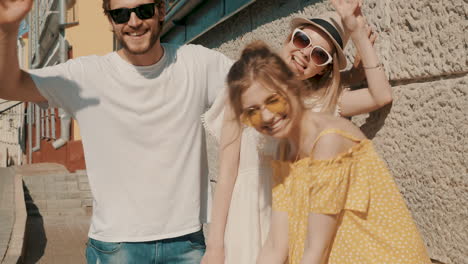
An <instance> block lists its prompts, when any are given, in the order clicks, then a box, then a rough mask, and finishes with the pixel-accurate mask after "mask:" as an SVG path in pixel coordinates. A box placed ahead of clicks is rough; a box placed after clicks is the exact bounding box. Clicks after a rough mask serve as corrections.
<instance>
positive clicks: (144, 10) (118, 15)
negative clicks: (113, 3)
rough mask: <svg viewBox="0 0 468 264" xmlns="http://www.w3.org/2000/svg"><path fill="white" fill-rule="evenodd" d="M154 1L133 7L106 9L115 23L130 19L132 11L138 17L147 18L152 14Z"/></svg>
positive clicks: (125, 21)
mask: <svg viewBox="0 0 468 264" xmlns="http://www.w3.org/2000/svg"><path fill="white" fill-rule="evenodd" d="M155 5H156V3H149V4H143V5H139V6H137V7H134V8H117V9H112V10H107V12H108V13H109V15H110V16H111V18H112V20H114V22H115V23H116V24H123V23H127V22H128V20H130V16H131V15H132V12H135V14H136V15H137V17H138V18H139V19H149V18H152V17H153V16H154V6H155Z"/></svg>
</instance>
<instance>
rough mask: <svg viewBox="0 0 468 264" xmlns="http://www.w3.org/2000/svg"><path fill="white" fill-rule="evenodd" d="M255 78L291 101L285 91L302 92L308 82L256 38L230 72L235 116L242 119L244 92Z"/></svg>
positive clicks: (228, 79)
mask: <svg viewBox="0 0 468 264" xmlns="http://www.w3.org/2000/svg"><path fill="white" fill-rule="evenodd" d="M254 82H257V83H259V84H261V85H262V86H264V87H268V88H271V89H274V90H275V92H277V93H279V94H281V95H283V96H284V98H286V99H287V100H288V101H289V100H290V99H289V97H288V96H287V95H286V93H285V91H286V90H288V91H291V92H292V93H293V94H294V95H296V96H300V93H301V91H302V90H304V87H303V86H304V84H303V82H302V81H300V80H298V79H297V78H296V76H295V75H294V73H293V72H292V71H291V70H290V69H289V67H288V66H287V65H286V63H285V62H284V61H283V59H282V58H281V57H280V56H279V55H277V54H276V53H274V52H272V51H271V50H270V48H269V47H268V46H267V45H266V44H265V43H264V42H263V41H255V42H252V43H250V44H249V45H247V46H246V47H245V48H244V50H243V51H242V55H241V57H240V59H239V60H238V61H236V62H235V63H234V64H233V66H232V67H231V69H230V70H229V73H228V76H227V84H228V87H229V88H228V89H229V100H230V103H231V106H232V108H233V111H234V113H235V116H236V118H237V120H238V121H239V118H240V115H241V114H242V94H243V93H244V92H245V91H246V90H247V89H248V88H249V87H250V86H252V84H253V83H254Z"/></svg>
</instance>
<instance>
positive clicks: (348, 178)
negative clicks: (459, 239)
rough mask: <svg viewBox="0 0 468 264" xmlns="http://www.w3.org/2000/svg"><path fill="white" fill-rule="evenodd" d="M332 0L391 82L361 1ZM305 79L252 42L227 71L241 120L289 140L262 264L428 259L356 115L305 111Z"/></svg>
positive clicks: (415, 262) (375, 69) (378, 78)
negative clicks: (365, 26) (364, 23)
mask: <svg viewBox="0 0 468 264" xmlns="http://www.w3.org/2000/svg"><path fill="white" fill-rule="evenodd" d="M332 3H333V4H334V5H335V7H336V9H337V11H338V13H339V14H340V15H341V17H342V20H343V22H344V24H345V25H346V26H347V27H348V29H349V30H350V32H351V37H352V38H353V42H354V43H357V45H356V46H357V48H358V49H359V50H360V53H361V54H363V56H362V60H363V64H364V66H365V69H366V77H367V80H368V85H369V86H373V85H387V86H389V83H388V80H387V78H386V76H385V74H384V71H383V70H382V68H381V66H380V64H379V63H378V60H377V57H376V55H375V52H370V51H369V50H370V49H372V45H371V44H370V41H369V40H368V38H367V37H366V35H365V32H364V31H363V30H361V27H360V25H361V24H362V20H363V18H362V16H361V14H360V9H359V4H358V0H347V2H344V0H336V1H332ZM313 49H314V48H311V51H310V55H309V56H316V54H315V55H314V54H313ZM364 54H373V55H364ZM325 55H326V54H325ZM315 59H321V58H315ZM335 59H336V58H335ZM333 63H336V62H333ZM302 85H303V84H302V83H301V82H300V81H297V80H296V78H295V77H294V75H293V73H292V72H291V71H290V70H289V69H288V67H287V66H286V65H285V64H284V62H283V61H282V60H281V58H280V57H279V56H277V55H276V54H274V53H272V52H271V51H270V50H269V49H268V47H267V46H266V45H265V44H264V43H263V42H255V43H252V44H250V45H249V46H247V47H246V49H245V50H244V51H243V53H242V56H241V58H240V59H239V60H238V61H237V62H236V63H234V65H233V66H232V68H231V70H230V72H229V74H228V86H229V100H230V103H231V106H232V108H233V112H234V113H235V114H236V118H238V120H239V121H241V122H243V123H244V124H246V125H249V126H252V127H254V128H255V129H256V130H258V131H259V132H261V133H264V134H267V135H270V136H272V137H274V138H278V139H283V140H284V142H285V144H282V146H285V147H283V148H282V149H280V150H279V153H280V155H279V156H280V157H279V158H280V160H278V161H275V162H273V164H272V165H273V167H274V171H275V173H274V182H275V184H274V187H273V202H272V204H273V212H272V220H271V224H270V232H269V234H268V238H267V241H266V242H265V244H264V246H263V248H262V251H261V253H260V256H259V258H258V263H259V264H263V263H268V264H274V263H284V262H285V261H286V260H288V262H289V263H292V264H299V263H303V264H305V263H308V264H321V263H329V264H348V263H349V264H351V263H352V264H367V263H375V264H384V263H389V264H397V263H401V264H423V263H424V264H426V263H430V260H429V258H428V256H427V252H426V248H425V246H424V243H423V241H422V239H421V237H420V234H419V232H418V230H417V227H416V225H415V223H414V221H413V219H412V217H411V214H410V212H409V211H408V209H407V207H406V205H405V202H404V200H403V198H402V196H401V194H400V193H399V191H398V188H397V186H396V185H395V182H394V180H393V178H392V176H391V175H390V172H389V170H388V169H387V167H386V165H385V163H384V162H383V160H382V159H381V158H379V156H378V155H377V153H376V151H375V149H374V146H373V144H372V142H371V141H370V140H368V139H366V138H365V136H364V135H363V133H362V132H361V131H360V130H359V128H357V127H356V126H354V125H353V124H352V123H351V122H350V121H348V120H346V119H344V118H340V117H334V116H332V115H331V114H327V113H316V112H313V111H312V110H310V108H304V106H303V105H302V103H301V102H302V101H301V100H300V94H299V93H300V91H301V90H302V89H301V87H302Z"/></svg>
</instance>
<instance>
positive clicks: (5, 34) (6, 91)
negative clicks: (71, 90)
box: [0, 0, 46, 102]
mask: <svg viewBox="0 0 468 264" xmlns="http://www.w3.org/2000/svg"><path fill="white" fill-rule="evenodd" d="M32 2H33V1H32V0H23V1H13V0H0V98H3V99H6V100H15V101H32V102H41V101H46V99H45V98H44V97H43V96H42V95H41V94H40V93H39V90H38V89H37V87H36V85H35V84H34V82H33V81H32V79H31V77H30V76H29V74H28V73H27V72H25V71H23V70H21V69H20V68H19V62H18V55H17V42H16V41H17V36H18V30H19V25H20V22H21V20H22V19H23V18H24V17H25V16H26V14H27V13H28V12H29V11H30V10H31V6H32Z"/></svg>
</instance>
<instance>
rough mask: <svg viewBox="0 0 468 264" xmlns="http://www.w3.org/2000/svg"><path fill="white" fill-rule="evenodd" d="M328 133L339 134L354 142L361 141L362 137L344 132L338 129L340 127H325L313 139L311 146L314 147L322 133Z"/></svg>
mask: <svg viewBox="0 0 468 264" xmlns="http://www.w3.org/2000/svg"><path fill="white" fill-rule="evenodd" d="M328 134H339V135H341V136H343V137H345V138H347V139H349V140H352V141H354V142H361V141H362V139H359V138H357V137H355V136H353V135H351V134H349V133H347V132H344V131H343V130H340V129H337V128H328V129H325V130H323V131H322V132H320V134H319V135H318V136H317V138H316V139H315V141H314V144H313V145H312V146H313V147H315V144H316V143H317V141H318V140H319V139H320V138H321V137H322V136H324V135H328Z"/></svg>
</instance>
